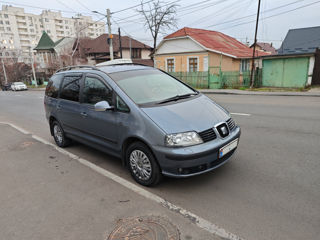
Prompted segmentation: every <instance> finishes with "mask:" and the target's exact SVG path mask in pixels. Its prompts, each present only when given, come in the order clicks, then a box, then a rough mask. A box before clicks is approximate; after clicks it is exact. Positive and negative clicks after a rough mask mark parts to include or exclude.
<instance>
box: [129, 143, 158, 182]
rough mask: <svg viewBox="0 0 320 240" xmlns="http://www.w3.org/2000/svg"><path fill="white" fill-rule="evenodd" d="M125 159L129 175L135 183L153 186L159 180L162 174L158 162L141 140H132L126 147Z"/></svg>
mask: <svg viewBox="0 0 320 240" xmlns="http://www.w3.org/2000/svg"><path fill="white" fill-rule="evenodd" d="M126 161H127V165H128V168H129V171H130V173H131V176H132V177H133V179H134V180H135V181H136V182H137V183H139V184H141V185H144V186H155V185H157V184H158V183H159V182H160V181H161V178H162V174H161V171H160V167H159V165H158V162H157V161H156V159H155V157H154V156H153V154H152V152H151V151H150V149H149V148H148V147H147V146H146V145H145V144H143V143H142V142H134V143H132V144H131V145H130V146H129V147H128V148H127V150H126Z"/></svg>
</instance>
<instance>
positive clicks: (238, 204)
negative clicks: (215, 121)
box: [0, 91, 320, 240]
mask: <svg viewBox="0 0 320 240" xmlns="http://www.w3.org/2000/svg"><path fill="white" fill-rule="evenodd" d="M43 94H44V93H43V92H32V91H28V92H0V121H8V122H12V123H14V124H16V125H18V126H21V127H23V128H25V129H27V130H29V131H30V132H33V133H34V134H36V135H39V136H41V137H42V138H44V139H46V140H49V141H50V142H53V139H52V137H51V136H50V134H49V128H48V125H47V122H46V120H45V117H44V111H43V100H42V99H43ZM209 96H210V97H212V98H213V99H214V100H216V101H217V102H218V103H220V104H221V105H222V106H224V107H226V108H227V109H228V110H229V111H230V112H231V113H246V114H250V115H238V114H237V115H236V114H235V115H233V117H234V119H235V120H236V122H237V124H239V125H240V126H241V128H242V137H241V140H240V145H239V148H238V150H237V152H236V155H235V156H234V157H233V159H232V160H231V161H230V162H229V163H228V164H226V165H224V166H223V167H221V168H219V169H216V170H215V171H213V172H210V173H208V174H205V175H201V176H197V177H193V178H188V179H169V178H166V179H165V180H164V182H163V183H161V184H160V185H159V186H158V187H156V188H152V189H148V190H149V191H151V192H154V193H156V194H157V195H160V196H161V197H163V198H165V199H167V200H168V201H170V202H172V203H174V204H177V205H180V206H182V207H184V208H185V209H188V210H190V211H191V212H194V213H195V214H197V215H199V216H201V217H203V218H205V219H207V220H209V221H211V222H213V223H215V224H217V225H218V226H221V227H223V228H225V229H226V230H228V231H230V232H232V233H234V234H237V235H239V236H241V237H243V238H244V239H248V240H256V239H290V240H291V239H299V240H300V239H319V235H320V200H319V199H320V174H319V170H320V98H319V97H293V96H290V97H281V96H239V95H209ZM68 150H69V151H71V152H73V153H75V154H77V155H80V156H82V157H84V158H86V159H88V160H90V161H91V162H93V163H95V164H97V165H98V166H101V167H103V168H105V169H108V170H110V171H111V172H113V173H116V174H117V175H119V176H121V177H123V178H125V179H129V180H130V181H132V180H131V177H130V175H129V173H128V172H127V171H126V169H124V168H122V167H121V164H120V161H118V160H117V159H115V158H113V157H110V156H108V155H106V154H104V153H101V152H99V151H97V150H94V149H91V148H89V147H86V146H84V145H81V144H75V145H73V146H71V147H69V148H68Z"/></svg>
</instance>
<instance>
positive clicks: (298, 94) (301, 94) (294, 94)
mask: <svg viewBox="0 0 320 240" xmlns="http://www.w3.org/2000/svg"><path fill="white" fill-rule="evenodd" d="M199 91H200V92H201V93H203V94H221V95H254V96H286V97H287V96H289V97H320V93H319V94H313V93H311V94H310V93H288V92H285V93H281V92H232V91H201V90H199Z"/></svg>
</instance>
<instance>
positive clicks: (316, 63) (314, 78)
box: [311, 48, 320, 85]
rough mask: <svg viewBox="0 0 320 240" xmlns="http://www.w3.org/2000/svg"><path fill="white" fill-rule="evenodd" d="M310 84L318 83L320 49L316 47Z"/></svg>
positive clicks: (319, 80) (319, 75)
mask: <svg viewBox="0 0 320 240" xmlns="http://www.w3.org/2000/svg"><path fill="white" fill-rule="evenodd" d="M311 85H320V49H319V48H318V49H317V51H316V54H315V61H314V68H313V74H312V82H311Z"/></svg>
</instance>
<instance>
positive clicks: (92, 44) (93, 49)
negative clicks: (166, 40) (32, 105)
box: [82, 34, 151, 53]
mask: <svg viewBox="0 0 320 240" xmlns="http://www.w3.org/2000/svg"><path fill="white" fill-rule="evenodd" d="M108 36H109V35H108V34H102V35H100V36H99V37H97V38H95V39H92V40H91V41H85V42H83V43H82V47H84V48H86V49H88V51H87V53H109V44H108V42H107V39H108ZM121 46H122V48H124V49H125V48H130V37H128V36H121ZM119 48H120V47H119V35H117V34H113V51H114V52H118V51H119ZM131 48H143V49H151V47H150V46H148V45H146V44H144V43H142V42H139V41H137V40H135V39H133V38H131Z"/></svg>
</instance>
